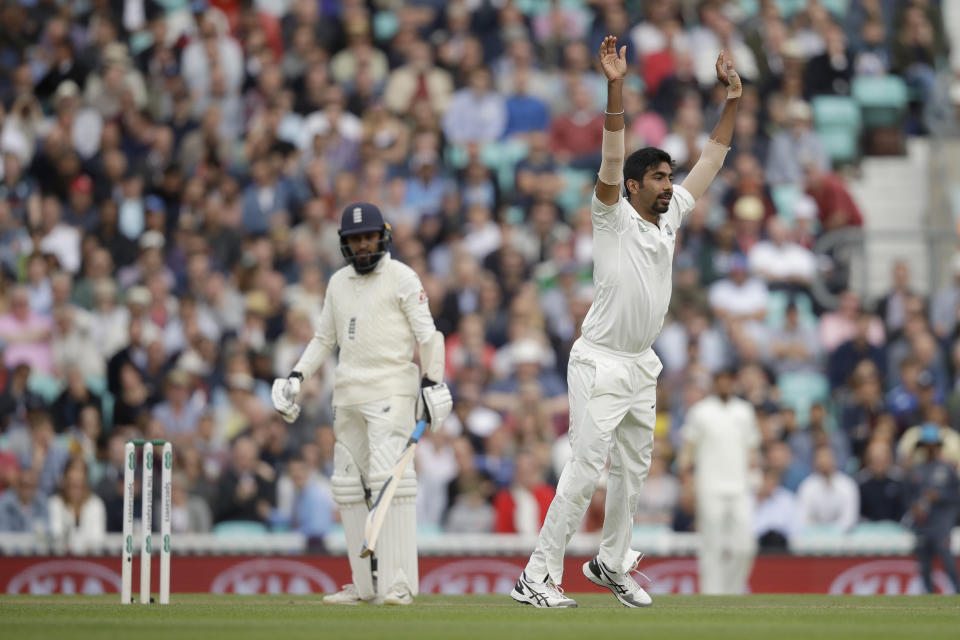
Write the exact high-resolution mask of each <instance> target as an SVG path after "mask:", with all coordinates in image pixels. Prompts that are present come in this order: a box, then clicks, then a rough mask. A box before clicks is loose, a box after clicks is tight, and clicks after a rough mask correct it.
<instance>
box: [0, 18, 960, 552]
mask: <svg viewBox="0 0 960 640" xmlns="http://www.w3.org/2000/svg"><path fill="white" fill-rule="evenodd" d="M837 4H841V3H834V2H823V1H817V0H810V2H805V3H795V2H794V3H786V2H776V1H773V0H761V1H759V2H754V3H749V2H743V3H741V2H735V1H731V0H726V1H724V0H700V1H692V0H646V1H643V2H640V1H627V2H620V1H614V0H558V1H550V0H451V1H450V2H447V1H442V0H416V1H410V2H397V1H393V0H371V1H368V2H362V1H358V0H342V1H339V2H337V1H333V0H210V1H209V2H208V0H193V1H192V2H188V1H187V0H163V1H162V2H160V1H158V0H128V1H126V2H121V3H118V2H99V1H94V2H79V1H67V2H54V1H52V0H0V24H2V29H0V61H2V64H0V152H2V160H3V161H2V167H0V356H2V367H0V532H4V531H20V532H33V533H35V534H36V535H38V536H53V537H54V538H57V539H63V540H67V541H68V543H69V544H70V546H71V548H73V549H75V550H78V551H82V550H83V549H85V548H87V546H89V545H94V544H96V542H97V541H98V540H99V539H102V536H103V535H104V533H105V532H106V531H119V530H120V529H121V525H122V475H123V473H122V469H123V445H124V442H125V441H126V440H127V439H129V438H131V437H145V438H151V439H167V440H170V441H172V442H173V443H174V451H175V469H176V472H175V474H174V477H173V498H172V504H173V511H172V514H173V528H174V531H175V532H187V531H189V532H202V531H209V530H211V529H213V530H216V528H217V527H219V526H223V523H229V522H235V521H242V522H245V523H257V524H256V527H259V528H260V529H261V530H293V531H300V532H302V533H304V534H305V535H306V536H307V537H308V539H310V540H311V541H314V542H315V544H316V547H317V548H320V547H321V546H322V542H321V541H322V536H323V535H324V534H326V533H327V532H329V531H330V529H331V527H333V526H335V523H336V520H337V513H336V506H335V504H334V503H333V500H332V497H331V492H330V490H329V483H328V478H329V476H330V474H331V472H332V457H333V435H332V429H331V422H332V414H331V409H330V394H331V391H332V389H333V382H332V381H333V375H334V367H335V363H334V362H328V363H327V364H326V365H325V366H324V367H323V368H322V369H321V370H320V371H318V373H317V375H316V376H315V377H313V378H312V379H310V380H308V381H305V383H304V385H303V392H302V395H301V401H302V404H303V412H302V414H301V416H300V418H299V419H298V420H297V422H296V423H294V424H292V425H287V424H285V423H284V422H283V420H282V419H281V418H280V416H279V415H277V414H276V413H275V412H274V411H273V410H272V408H271V405H270V399H269V389H270V384H271V382H272V380H273V378H274V377H277V376H285V375H286V374H287V373H288V372H289V371H290V369H291V367H292V365H293V363H294V362H295V361H296V360H297V358H298V357H299V355H300V353H301V352H302V350H303V349H304V347H305V346H306V344H307V342H308V341H309V340H310V338H311V336H312V331H313V330H312V323H313V322H314V320H315V318H316V317H317V316H318V314H319V310H320V308H321V305H322V303H323V297H324V288H325V283H326V280H327V279H328V278H329V276H330V275H331V274H332V273H333V272H334V271H335V270H336V269H338V268H340V267H341V266H342V264H343V261H342V258H341V255H340V250H339V240H338V236H337V228H338V224H339V218H340V213H341V211H342V210H343V208H344V207H345V206H346V205H347V204H348V203H351V202H355V201H358V200H363V201H371V202H374V203H376V204H377V205H378V206H379V207H380V209H381V210H382V211H383V213H384V215H385V217H386V219H387V220H389V221H390V223H391V225H392V227H393V237H394V244H393V248H392V251H393V254H394V256H395V257H396V258H397V259H400V260H402V261H403V262H405V263H406V264H408V265H410V266H411V267H412V268H413V269H414V270H415V271H416V272H417V273H418V274H419V276H420V278H421V279H422V282H423V285H424V288H425V290H426V293H427V295H428V296H429V301H430V308H431V311H432V312H433V315H434V318H435V319H436V323H437V326H438V328H439V329H440V330H441V331H443V333H444V334H445V336H446V346H447V363H446V367H447V370H446V375H447V382H448V383H449V384H450V385H451V388H452V390H453V394H454V399H455V404H454V410H453V413H452V415H451V417H450V418H449V420H448V421H447V422H446V423H445V424H444V425H443V427H442V428H441V429H440V430H439V432H437V433H435V434H430V435H429V436H426V437H425V438H424V440H423V442H422V444H421V446H420V447H419V448H418V453H417V460H416V465H417V470H418V474H419V496H418V518H419V520H418V522H419V526H421V527H422V528H423V529H425V530H434V531H438V530H442V531H448V532H451V533H457V532H482V531H490V532H519V533H530V534H532V533H535V532H536V531H538V529H539V527H540V524H541V523H542V520H543V517H544V515H545V512H546V508H547V506H548V505H549V503H550V500H551V498H552V496H553V492H554V487H555V483H556V480H557V478H558V476H559V473H560V469H561V468H562V466H563V464H564V463H565V462H566V459H567V457H568V456H569V446H568V444H567V430H568V407H567V397H566V384H565V373H566V361H567V354H568V352H569V349H570V347H571V345H572V343H573V341H574V340H575V339H576V337H577V336H578V335H579V326H580V323H581V322H582V320H583V318H584V315H585V314H586V311H587V309H588V308H589V305H590V302H591V300H592V297H593V291H592V281H591V264H592V256H591V225H590V215H589V194H590V190H591V189H592V188H593V184H594V182H595V179H596V178H595V176H596V169H597V167H598V166H599V151H600V141H601V128H602V123H603V104H604V101H605V99H606V87H605V83H604V81H603V76H602V74H599V73H598V67H597V61H596V51H597V49H598V47H599V43H600V41H601V40H602V38H603V37H604V36H605V35H606V34H614V35H616V36H617V37H618V39H619V41H620V42H621V43H622V44H626V45H627V56H628V59H629V62H630V68H631V74H630V76H629V78H628V81H627V82H626V83H625V87H624V94H625V95H624V105H625V110H626V120H627V148H628V150H633V149H636V148H639V147H641V146H647V145H654V146H659V147H661V148H663V149H665V150H667V151H668V152H669V153H670V154H671V155H672V157H673V158H674V159H675V161H676V167H677V173H678V181H679V180H682V178H683V175H684V174H685V172H686V171H687V170H688V169H689V168H690V167H691V166H692V165H693V163H694V162H695V161H696V159H697V157H698V155H699V152H700V149H701V147H702V145H703V144H704V142H705V140H706V137H707V132H708V131H710V129H711V128H712V126H713V124H714V123H715V122H716V119H717V118H718V117H719V113H720V111H721V109H722V106H723V100H724V99H725V93H724V92H723V91H722V90H718V87H717V86H716V78H715V71H714V62H715V60H716V58H717V54H718V52H719V51H720V49H721V48H725V49H726V50H728V51H730V52H731V53H732V55H733V58H734V59H735V61H736V64H737V68H738V70H739V72H740V75H741V76H742V78H743V79H744V81H745V87H744V96H743V98H742V101H741V105H740V109H739V113H738V116H737V122H736V133H735V136H734V141H733V144H732V149H731V151H730V153H729V154H728V156H727V160H726V165H725V169H724V170H723V172H722V173H721V176H720V177H719V179H718V180H717V181H716V182H715V184H714V185H713V186H712V187H711V190H710V192H708V194H707V196H705V197H704V198H703V199H702V200H701V201H700V202H698V206H697V208H696V210H695V211H694V212H693V213H692V214H691V215H690V218H689V219H688V221H687V222H686V223H685V226H684V228H683V229H682V231H681V233H680V236H681V237H680V240H679V241H678V251H677V255H676V262H675V267H674V279H675V284H674V293H673V298H672V301H671V305H670V311H669V314H668V316H667V319H666V321H665V323H664V327H663V331H662V334H661V336H660V338H659V339H658V341H657V343H656V345H655V348H656V350H657V352H658V354H659V355H660V357H661V359H662V361H663V364H664V370H663V374H662V376H661V380H660V384H659V391H658V395H659V399H658V405H657V410H658V419H657V425H656V438H657V445H656V449H655V459H654V462H653V465H652V468H651V472H650V476H649V478H648V480H647V483H646V488H645V490H644V493H643V496H642V500H641V504H640V505H639V508H638V511H637V523H638V524H639V525H649V526H664V527H671V528H673V529H675V530H678V531H688V530H693V528H694V522H695V518H696V513H695V509H694V504H695V500H694V495H693V491H694V487H693V483H692V480H691V478H690V477H689V474H685V473H679V472H678V467H677V465H676V460H675V458H676V455H675V453H676V451H677V448H678V446H679V445H680V443H681V433H682V429H683V426H684V418H685V415H686V413H687V411H688V410H689V408H690V407H691V406H692V405H693V404H694V403H696V402H697V401H699V400H701V399H703V398H704V397H706V396H707V395H708V394H709V393H710V390H711V385H712V375H713V374H714V373H715V372H717V371H721V370H726V369H729V368H734V370H735V371H736V390H737V393H738V395H740V396H741V397H743V398H744V399H746V400H747V401H748V402H749V403H750V404H751V405H752V406H753V407H754V410H755V411H756V415H757V420H758V424H759V427H760V432H761V443H760V456H759V461H758V477H757V482H756V490H757V496H756V526H755V533H756V535H757V537H758V539H760V541H761V544H762V545H764V546H766V547H770V548H783V547H784V546H785V544H786V543H787V541H789V539H790V538H791V537H792V536H793V535H795V534H796V533H797V532H798V531H802V530H804V529H811V528H817V529H832V530H836V531H845V530H849V529H850V528H852V527H854V526H855V525H856V524H857V523H858V522H860V521H893V522H899V521H900V520H901V519H902V517H903V516H904V514H905V513H906V512H907V511H908V510H909V508H910V506H911V505H910V504H909V503H908V502H909V501H908V499H907V496H908V492H907V488H906V485H905V484H904V480H903V473H904V471H905V470H906V469H908V468H909V467H910V466H911V465H913V464H914V463H916V462H917V461H918V456H922V454H923V452H924V451H926V449H924V448H923V447H919V448H918V447H917V446H916V445H917V441H918V439H919V434H920V430H921V428H922V426H923V425H927V426H929V425H936V428H938V429H940V432H941V434H942V440H943V446H942V455H943V457H944V458H945V459H946V460H948V461H950V462H951V463H952V464H954V465H956V464H957V463H960V433H958V432H957V429H958V428H960V340H958V337H960V326H958V322H957V320H958V311H960V258H958V259H957V260H954V262H953V263H952V264H951V265H949V266H948V267H945V268H948V269H949V270H950V274H951V279H950V284H949V286H947V287H946V288H944V289H943V290H941V291H937V292H935V293H934V294H933V295H931V296H929V297H927V296H924V295H921V294H920V293H918V292H917V291H915V290H914V288H913V287H912V282H911V274H910V272H909V269H908V266H907V263H906V262H905V261H898V262H896V264H894V265H891V268H892V269H893V285H892V288H891V289H890V290H889V291H888V292H887V293H886V295H884V296H883V297H882V298H880V299H878V300H862V299H861V298H860V297H859V296H858V294H857V293H856V292H855V291H853V290H851V289H850V287H849V283H848V282H847V278H846V276H845V274H844V269H843V265H842V264H840V263H839V262H837V261H836V260H835V259H834V258H835V257H832V256H830V255H821V254H818V253H815V252H814V247H815V243H816V241H817V239H818V238H819V237H821V236H822V235H823V234H826V233H829V232H831V231H833V230H835V229H840V228H845V227H857V226H860V225H862V224H863V221H864V219H869V216H870V211H866V210H861V209H860V208H859V207H858V205H857V203H856V202H855V200H854V199H853V197H852V196H851V195H850V192H849V190H848V188H847V186H846V183H845V178H844V174H843V172H842V171H838V170H837V169H838V168H837V167H834V166H833V165H832V163H831V157H830V155H829V153H828V147H827V145H826V143H825V141H824V140H823V139H822V138H821V136H820V135H819V134H818V132H817V129H816V127H815V126H814V122H813V112H812V108H811V100H812V99H813V98H814V97H816V96H819V95H849V94H850V87H851V82H852V80H853V79H854V78H855V77H856V76H861V75H885V74H897V75H899V76H901V77H903V78H904V79H905V80H906V81H907V85H908V86H909V87H910V89H911V96H912V100H913V108H911V109H910V111H909V112H908V114H907V118H906V121H905V123H904V127H906V129H907V131H908V132H910V133H911V134H917V135H924V134H927V133H928V129H929V127H930V123H929V121H928V120H927V119H926V111H925V109H924V108H923V105H924V104H925V103H926V102H928V101H929V100H933V99H935V97H936V96H937V95H940V93H941V92H939V90H938V87H939V84H938V83H940V82H941V80H940V78H941V76H940V73H939V72H941V71H943V70H944V68H945V65H946V64H947V63H946V56H947V54H948V52H949V44H948V40H947V37H946V34H945V28H944V21H943V17H942V13H941V3H940V2H937V1H935V0H851V1H850V2H849V3H847V4H848V5H849V7H848V11H847V12H845V13H844V14H839V13H831V10H830V8H832V7H834V6H835V5H837ZM787 5H790V6H791V8H784V7H786V6H787ZM794 5H797V6H794ZM748 6H751V7H753V8H754V11H747V10H746V9H745V7H748ZM820 280H826V281H827V282H828V284H829V287H830V290H831V291H832V292H833V293H835V294H836V298H837V303H836V304H835V305H827V304H824V303H823V302H822V301H821V300H820V299H818V298H816V297H815V296H813V295H812V293H811V291H812V289H811V287H812V285H813V284H814V282H817V281H820ZM602 519H603V488H602V484H601V488H600V489H599V490H598V492H597V495H596V496H595V499H594V502H593V504H592V506H591V508H590V511H589V513H588V517H587V519H586V521H585V523H584V528H585V530H587V531H595V530H598V529H599V527H600V526H601V523H602Z"/></svg>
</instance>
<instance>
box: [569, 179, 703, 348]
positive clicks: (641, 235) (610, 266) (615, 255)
mask: <svg viewBox="0 0 960 640" xmlns="http://www.w3.org/2000/svg"><path fill="white" fill-rule="evenodd" d="M694 204H695V202H694V199H693V196H692V195H690V192H689V191H687V190H686V189H684V188H683V187H682V186H680V185H674V187H673V198H671V199H670V207H669V208H668V209H667V212H666V213H664V214H663V215H662V216H660V226H659V227H658V226H657V225H655V224H651V223H649V222H647V221H646V220H644V219H643V218H641V217H640V214H639V213H637V210H636V209H634V208H633V206H631V205H630V203H629V202H627V200H625V199H624V198H623V196H622V195H621V197H620V199H619V200H617V202H616V203H614V204H612V205H606V204H604V203H602V202H600V200H599V198H597V194H596V192H594V194H593V200H592V201H591V203H590V213H591V217H592V219H593V265H594V266H593V284H594V289H595V294H594V299H593V304H592V305H590V310H589V311H588V312H587V317H586V318H585V319H584V321H583V328H582V330H581V331H582V334H583V337H584V338H585V339H586V340H588V341H589V342H590V343H592V344H595V345H598V346H600V347H605V348H607V349H611V350H613V351H618V352H621V353H626V354H635V355H639V354H641V353H643V352H645V351H646V350H647V349H649V348H650V347H651V346H652V345H653V341H654V340H655V339H656V337H657V334H659V333H660V328H661V327H662V326H663V318H664V316H665V315H666V313H667V307H668V306H669V304H670V294H671V292H672V288H673V250H674V246H675V245H676V242H677V230H678V229H679V228H680V223H681V222H683V218H684V217H685V216H686V215H687V214H688V213H690V212H691V211H692V210H693V207H694Z"/></svg>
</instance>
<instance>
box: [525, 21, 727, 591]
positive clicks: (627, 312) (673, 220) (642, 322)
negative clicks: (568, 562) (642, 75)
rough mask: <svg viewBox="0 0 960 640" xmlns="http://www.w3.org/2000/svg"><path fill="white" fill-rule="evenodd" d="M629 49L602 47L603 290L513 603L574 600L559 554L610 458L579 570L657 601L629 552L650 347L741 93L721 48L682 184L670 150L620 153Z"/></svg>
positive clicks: (646, 438)
mask: <svg viewBox="0 0 960 640" xmlns="http://www.w3.org/2000/svg"><path fill="white" fill-rule="evenodd" d="M626 53H627V48H626V47H621V49H620V51H619V54H618V52H617V39H616V38H615V37H613V36H607V37H606V38H605V39H604V41H603V44H602V45H601V46H600V63H601V65H602V67H603V72H604V74H605V75H606V76H607V110H606V119H605V121H604V125H603V147H602V155H603V159H602V162H601V164H600V171H599V180H598V181H597V186H596V189H595V191H594V196H593V200H592V202H591V205H590V213H591V219H592V222H593V258H594V269H593V283H594V288H595V290H596V294H595V298H594V301H593V304H592V305H591V307H590V310H589V312H587V316H586V318H585V319H584V321H583V327H582V329H581V336H580V338H578V339H577V341H576V342H575V343H574V345H573V349H572V350H571V351H570V364H569V367H568V369H567V387H568V393H569V398H570V445H571V447H572V454H573V455H572V457H571V459H570V461H569V462H568V463H567V465H566V467H565V468H564V470H563V473H562V474H561V476H560V482H559V485H558V486H557V495H556V497H555V498H554V499H553V502H552V503H551V504H550V509H549V510H548V511H547V517H546V520H545V521H544V523H543V527H542V528H541V530H540V536H539V539H538V540H537V546H536V549H534V551H533V554H532V555H531V556H530V561H529V562H528V563H527V566H526V569H525V570H524V572H523V573H522V574H521V576H520V579H519V580H518V581H517V584H516V586H515V587H514V589H513V591H511V592H510V595H511V597H512V598H513V599H514V600H516V601H518V602H522V603H525V604H530V605H533V606H535V607H575V606H577V603H576V602H575V601H574V600H573V599H571V598H568V597H567V596H565V595H563V592H562V591H561V590H560V589H559V588H558V586H559V585H560V583H561V581H562V579H563V556H564V552H565V551H566V547H567V543H568V542H569V541H570V536H572V535H573V533H574V532H575V531H576V530H577V528H578V527H579V526H580V521H581V520H582V519H583V515H584V513H585V512H586V509H587V506H588V505H589V504H590V500H591V498H592V497H593V493H594V491H595V490H596V487H597V483H598V481H599V479H600V475H601V474H602V472H603V469H604V467H605V465H606V462H607V458H608V456H609V458H610V475H609V480H608V482H607V498H606V507H605V513H604V520H603V534H602V538H601V542H600V553H599V554H598V555H597V557H595V558H594V559H593V560H590V561H589V562H587V563H585V564H584V565H583V573H584V575H585V576H586V577H587V578H588V579H589V580H590V581H591V582H593V583H595V584H597V585H600V586H602V587H605V588H607V589H610V591H612V592H613V595H614V596H615V597H616V598H617V600H618V601H619V602H620V603H621V604H623V605H625V606H628V607H643V606H647V605H649V604H651V600H650V596H648V595H647V593H646V592H645V591H644V590H643V589H642V588H641V587H640V585H638V584H637V582H636V581H635V580H634V579H633V576H632V575H631V572H632V571H633V570H635V569H636V566H637V563H638V562H639V561H640V558H641V557H642V555H641V554H640V553H638V552H637V551H633V550H632V549H630V540H631V536H632V533H633V515H634V512H635V511H636V508H637V504H638V501H639V496H640V489H641V487H642V486H643V481H644V479H645V478H646V477H647V472H648V471H649V469H650V460H651V457H652V454H653V428H654V423H655V422H656V415H657V411H656V402H657V397H656V396H657V393H656V392H657V376H658V375H660V371H661V369H662V368H663V365H662V364H661V363H660V359H659V358H658V357H657V354H656V353H654V352H653V349H652V348H651V347H652V345H653V341H654V340H655V339H656V337H657V334H659V333H660V329H661V327H662V326H663V318H664V315H665V314H666V312H667V306H668V305H669V303H670V293H671V286H672V272H673V252H674V245H675V244H676V240H677V232H678V231H679V229H680V224H681V222H683V219H684V217H686V215H687V214H688V213H690V211H692V210H693V208H694V203H695V202H696V200H697V198H699V197H700V196H702V195H703V194H704V192H705V191H706V190H707V187H708V186H709V185H710V182H711V181H713V178H714V177H715V176H716V174H717V172H718V171H719V170H720V168H721V167H722V166H723V159H724V156H726V153H727V151H728V149H729V147H728V145H729V144H730V138H731V136H732V135H733V122H734V119H735V116H736V113H737V104H738V102H739V99H740V93H741V84H740V79H739V77H738V76H737V73H736V71H734V68H733V61H732V60H730V59H729V58H728V57H727V56H726V55H725V54H724V53H723V52H721V54H720V57H719V58H718V59H717V79H718V80H719V81H720V82H721V83H722V84H724V85H725V86H726V87H727V102H726V105H725V106H724V109H723V113H722V115H721V116H720V121H719V122H718V123H717V126H716V127H715V128H714V130H713V134H712V135H711V136H710V140H709V141H708V142H707V144H706V145H705V147H704V149H703V152H702V153H701V155H700V158H699V160H697V163H696V165H694V167H693V169H691V171H690V174H689V175H688V176H687V178H686V180H684V182H683V184H682V185H677V186H674V184H673V168H672V161H671V159H670V156H669V154H667V153H666V152H664V151H662V150H660V149H655V148H652V147H648V148H645V149H640V150H639V151H635V152H634V153H632V154H631V155H630V156H629V157H628V158H626V161H624V144H625V143H624V118H623V80H624V78H625V77H626V75H627V59H626ZM621 185H622V186H621ZM624 188H626V194H624Z"/></svg>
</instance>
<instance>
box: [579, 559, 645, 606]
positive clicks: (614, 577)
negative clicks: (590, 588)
mask: <svg viewBox="0 0 960 640" xmlns="http://www.w3.org/2000/svg"><path fill="white" fill-rule="evenodd" d="M642 558H643V556H640V557H638V558H637V561H636V562H634V563H633V566H632V567H631V568H630V570H629V571H626V572H624V573H614V572H613V571H610V569H608V568H607V566H606V565H605V564H603V563H602V562H600V556H597V557H595V558H594V559H593V560H590V561H589V562H584V563H583V575H585V576H586V577H587V580H589V581H590V582H592V583H593V584H595V585H598V586H601V587H606V588H607V589H610V591H611V592H612V593H613V595H614V596H616V598H617V600H619V601H620V604H622V605H623V606H625V607H649V606H650V605H651V604H653V600H652V599H651V598H650V596H649V595H648V594H647V592H646V591H644V590H643V588H642V587H641V586H640V585H638V584H637V581H636V580H634V579H633V576H631V575H630V573H631V572H633V571H636V570H637V565H638V564H640V560H641V559H642ZM641 575H642V574H641Z"/></svg>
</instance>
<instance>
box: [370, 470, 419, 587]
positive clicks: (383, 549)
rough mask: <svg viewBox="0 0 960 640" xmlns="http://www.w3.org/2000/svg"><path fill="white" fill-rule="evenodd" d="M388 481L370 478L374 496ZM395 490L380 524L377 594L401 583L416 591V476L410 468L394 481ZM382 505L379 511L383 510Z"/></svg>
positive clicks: (376, 477)
mask: <svg viewBox="0 0 960 640" xmlns="http://www.w3.org/2000/svg"><path fill="white" fill-rule="evenodd" d="M388 480H390V478H389V476H387V475H386V474H383V475H379V476H374V477H373V478H371V482H370V488H371V489H373V491H374V494H376V493H377V492H379V491H380V489H381V488H382V487H383V484H384V483H385V482H387V481H388ZM392 481H393V482H396V484H397V489H396V493H394V495H393V499H392V500H391V504H390V505H389V511H388V512H387V514H386V518H385V519H384V521H383V526H382V528H381V530H380V535H379V542H378V543H377V550H376V553H377V558H378V566H379V574H380V575H379V583H380V585H379V591H380V592H381V593H386V592H387V591H389V590H390V587H392V586H394V585H396V584H401V585H404V586H406V587H408V588H409V589H410V593H411V594H412V595H417V593H418V592H419V586H420V585H419V582H420V579H419V574H418V570H417V477H416V474H415V473H414V471H413V468H412V466H411V467H408V468H407V469H406V470H405V471H404V473H403V475H402V476H401V477H400V478H399V479H397V478H394V479H392ZM386 506H387V505H381V507H380V508H386Z"/></svg>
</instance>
